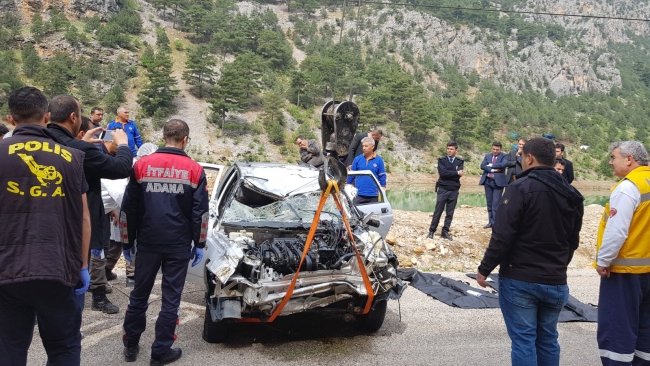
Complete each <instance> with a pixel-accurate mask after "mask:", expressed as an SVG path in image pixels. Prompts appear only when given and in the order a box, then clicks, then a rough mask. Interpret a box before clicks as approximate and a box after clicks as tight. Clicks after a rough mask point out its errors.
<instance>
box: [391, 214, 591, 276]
mask: <svg viewBox="0 0 650 366" xmlns="http://www.w3.org/2000/svg"><path fill="white" fill-rule="evenodd" d="M602 212H603V207H602V206H599V205H589V206H586V207H585V214H584V220H583V225H582V231H581V233H580V247H579V248H578V250H577V251H576V253H575V255H574V257H573V260H572V262H571V264H570V266H569V267H570V268H590V266H591V262H592V261H593V259H594V256H595V253H596V251H595V245H596V234H597V230H598V222H599V220H600V216H601V214H602ZM393 213H394V215H395V220H394V221H393V226H392V227H391V230H390V232H389V233H388V236H387V238H386V239H387V242H393V243H394V244H392V248H393V250H394V251H395V253H396V254H397V256H398V257H399V261H400V265H401V266H403V267H416V268H418V269H422V270H441V271H476V269H477V268H478V265H479V263H480V262H481V259H482V258H483V254H484V252H485V249H486V248H487V245H488V243H489V241H490V235H491V229H483V226H484V225H485V224H486V223H487V209H486V208H485V207H470V206H465V205H462V206H460V207H457V208H456V212H455V213H454V221H453V222H452V225H451V230H450V233H451V235H452V237H453V241H449V240H445V239H442V238H441V237H440V236H439V235H440V229H441V228H442V221H443V220H444V214H443V218H442V219H441V222H440V225H439V227H438V230H437V231H436V235H435V236H434V239H427V238H426V236H427V234H428V232H429V223H430V222H431V213H430V212H420V211H400V210H394V211H393Z"/></svg>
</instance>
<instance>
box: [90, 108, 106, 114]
mask: <svg viewBox="0 0 650 366" xmlns="http://www.w3.org/2000/svg"><path fill="white" fill-rule="evenodd" d="M97 111H102V112H103V111H104V109H103V108H99V107H93V109H91V110H90V114H95V112H97Z"/></svg>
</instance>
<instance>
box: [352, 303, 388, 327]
mask: <svg viewBox="0 0 650 366" xmlns="http://www.w3.org/2000/svg"><path fill="white" fill-rule="evenodd" d="M387 308H388V301H386V300H380V301H378V302H375V303H374V304H373V305H372V308H371V309H370V312H368V314H365V315H357V323H358V324H359V327H360V328H361V329H362V330H364V331H366V332H369V333H374V332H376V331H378V330H379V328H381V326H382V325H383V324H384V318H385V317H386V309H387Z"/></svg>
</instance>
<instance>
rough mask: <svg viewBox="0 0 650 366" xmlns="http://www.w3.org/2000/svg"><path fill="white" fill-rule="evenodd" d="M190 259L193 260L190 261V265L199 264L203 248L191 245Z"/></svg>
mask: <svg viewBox="0 0 650 366" xmlns="http://www.w3.org/2000/svg"><path fill="white" fill-rule="evenodd" d="M192 259H193V260H194V261H193V262H192V267H194V266H196V265H197V264H199V263H200V262H201V259H203V248H197V247H193V248H192Z"/></svg>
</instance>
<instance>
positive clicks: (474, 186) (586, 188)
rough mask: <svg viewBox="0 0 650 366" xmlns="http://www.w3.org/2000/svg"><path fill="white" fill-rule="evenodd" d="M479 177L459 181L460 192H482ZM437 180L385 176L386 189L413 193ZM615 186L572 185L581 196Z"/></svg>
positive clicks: (603, 183)
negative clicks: (406, 189) (398, 188)
mask: <svg viewBox="0 0 650 366" xmlns="http://www.w3.org/2000/svg"><path fill="white" fill-rule="evenodd" d="M480 179H481V176H480V175H467V176H464V177H462V178H461V179H460V184H461V192H467V193H479V192H483V187H482V186H479V185H478V182H479V180H480ZM437 180H438V175H437V174H426V173H403V174H402V173H388V174H387V179H386V181H387V188H388V189H397V188H396V185H398V186H399V187H400V189H401V188H403V187H405V186H406V187H408V188H409V189H412V190H414V191H417V190H428V189H431V190H433V187H434V186H435V184H436V181H437ZM614 184H616V181H615V180H613V179H612V180H584V179H579V180H575V181H573V183H572V185H573V186H574V187H576V189H578V190H579V191H580V192H582V193H583V194H590V193H592V192H598V193H599V194H601V193H603V192H607V194H609V190H610V188H611V187H612V186H614Z"/></svg>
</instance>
